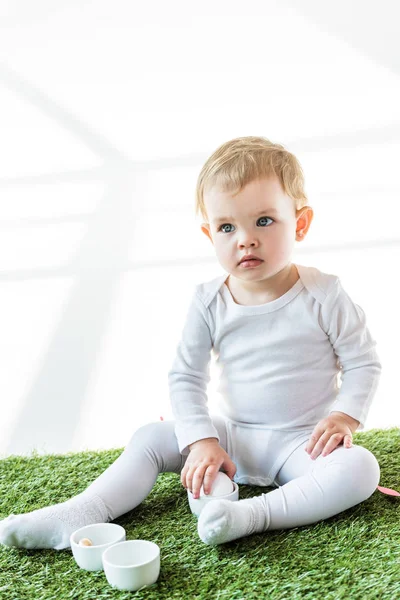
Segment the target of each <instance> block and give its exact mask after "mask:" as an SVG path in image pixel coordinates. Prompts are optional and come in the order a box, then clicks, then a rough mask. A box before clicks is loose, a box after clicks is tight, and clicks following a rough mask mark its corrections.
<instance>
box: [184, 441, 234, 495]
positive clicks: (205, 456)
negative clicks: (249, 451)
mask: <svg viewBox="0 0 400 600" xmlns="http://www.w3.org/2000/svg"><path fill="white" fill-rule="evenodd" d="M189 448H190V453H189V456H188V457H187V460H186V463H185V466H184V467H183V469H182V472H181V482H182V485H183V486H184V487H185V488H187V489H189V490H190V491H191V492H192V494H193V497H194V498H198V497H199V492H200V488H201V486H202V484H203V486H204V493H205V494H208V493H209V492H210V490H211V486H212V483H213V481H214V479H215V477H216V475H217V473H218V471H219V470H220V468H221V467H223V470H224V471H225V472H226V474H227V475H228V477H230V478H231V479H232V478H233V476H234V475H235V473H236V466H235V464H234V463H233V461H232V460H231V459H230V457H229V455H228V454H227V453H226V452H225V450H224V449H223V448H221V446H220V445H219V444H218V440H217V439H216V438H207V439H203V440H198V441H197V442H194V443H193V444H190V446H189Z"/></svg>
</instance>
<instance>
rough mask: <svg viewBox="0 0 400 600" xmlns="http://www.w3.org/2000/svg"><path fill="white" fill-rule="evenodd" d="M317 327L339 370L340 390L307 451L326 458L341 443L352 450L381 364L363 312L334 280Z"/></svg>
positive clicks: (375, 385)
mask: <svg viewBox="0 0 400 600" xmlns="http://www.w3.org/2000/svg"><path fill="white" fill-rule="evenodd" d="M320 324H321V326H322V328H323V329H324V331H325V332H326V334H327V335H328V337H329V341H330V342H331V344H332V348H333V350H334V352H335V355H336V356H337V358H338V361H339V363H340V366H341V379H342V382H341V386H340V389H339V393H338V395H337V398H336V400H335V402H334V404H333V405H332V407H331V411H330V414H329V415H328V417H326V418H325V419H322V420H321V421H319V423H317V425H316V427H315V429H314V431H313V433H312V436H311V438H310V441H309V443H308V445H307V447H306V451H307V452H309V453H310V454H311V458H317V456H319V454H321V453H322V455H323V456H326V455H327V454H329V453H330V452H332V450H334V449H335V448H336V446H337V445H338V444H340V443H342V442H343V444H344V446H345V447H351V442H352V437H353V435H352V434H353V433H354V432H355V431H356V430H357V429H358V428H360V429H362V428H363V427H364V422H365V419H366V417H367V414H368V410H369V407H370V405H371V402H372V400H373V397H374V395H375V392H376V389H377V386H378V382H379V378H380V373H381V364H380V362H379V357H378V355H377V352H376V350H375V346H376V342H375V340H374V339H373V338H372V336H371V334H370V332H369V330H368V328H367V325H366V318H365V314H364V311H363V310H362V308H360V307H359V306H358V305H357V304H355V303H354V302H353V301H352V300H351V298H350V297H349V295H348V294H347V293H346V292H345V291H344V289H343V288H342V286H341V284H340V281H339V280H337V281H336V282H335V285H334V287H333V289H332V290H331V291H330V292H329V294H328V296H327V297H326V301H325V302H324V303H323V305H322V307H321V311H320Z"/></svg>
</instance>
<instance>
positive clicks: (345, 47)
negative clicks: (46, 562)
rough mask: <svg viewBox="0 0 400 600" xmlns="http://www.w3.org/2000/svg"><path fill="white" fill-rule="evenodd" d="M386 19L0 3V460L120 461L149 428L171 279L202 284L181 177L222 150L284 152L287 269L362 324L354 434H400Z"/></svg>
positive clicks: (202, 250) (321, 8)
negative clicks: (364, 358)
mask: <svg viewBox="0 0 400 600" xmlns="http://www.w3.org/2000/svg"><path fill="white" fill-rule="evenodd" d="M397 7H398V4H397V3H396V1H395V0H393V1H387V0H386V1H381V2H379V3H376V2H362V1H361V0H356V1H352V2H348V1H347V0H339V1H336V2H335V3H321V2H318V0H313V1H310V0H308V1H307V0H302V2H295V1H294V0H292V1H290V0H279V1H265V0H264V1H261V0H260V1H252V0H248V1H247V2H243V1H237V0H234V1H232V0H229V2H228V1H226V0H224V1H212V2H211V1H210V0H207V1H205V0H202V1H201V2H196V3H194V2H184V1H183V0H179V1H178V0H172V1H171V0H170V1H169V2H165V1H162V0H159V1H156V2H154V1H153V2H151V1H149V2H138V1H132V0H96V2H90V1H87V0H86V1H85V0H79V1H78V0H68V2H67V0H35V2H30V1H28V0H12V1H10V2H4V0H3V1H1V2H0V403H1V414H0V454H1V455H8V454H25V453H29V452H31V451H32V450H33V449H36V450H37V451H38V452H40V453H42V452H67V451H70V450H72V451H75V450H81V449H86V448H110V447H122V446H123V445H125V444H126V443H127V441H128V440H129V438H130V437H131V435H132V433H133V432H134V431H135V429H137V427H139V426H140V425H142V424H144V423H146V422H148V421H150V420H158V419H159V417H160V416H161V415H162V416H164V418H171V412H170V407H169V399H168V386H167V373H168V370H169V368H170V366H171V363H172V360H173V356H174V352H175V348H176V345H177V343H178V341H179V337H180V332H181V328H182V325H183V320H184V317H185V314H186V310H187V307H188V301H189V298H190V297H191V294H192V289H193V286H194V285H195V284H196V283H199V282H201V281H206V280H209V279H211V278H213V277H215V276H217V275H219V274H220V273H222V271H221V267H220V266H219V265H218V264H217V262H216V260H215V258H214V255H213V251H212V246H211V244H210V243H209V242H208V240H207V239H206V238H205V236H204V235H203V234H202V233H201V231H200V220H199V219H196V218H195V216H194V192H195V184H196V179H197V176H198V173H199V171H200V169H201V166H202V164H203V163H204V161H205V160H206V159H207V157H208V156H209V155H210V154H211V153H212V152H213V151H214V150H215V149H216V148H217V147H218V146H219V145H220V144H222V143H223V142H225V141H227V140H228V139H232V138H234V137H237V136H244V135H262V136H265V137H268V138H269V139H271V140H273V141H275V142H279V143H283V144H284V145H285V146H286V147H287V148H288V149H289V150H291V151H292V152H294V153H295V154H296V155H297V157H298V158H299V160H300V162H301V164H302V166H303V169H304V171H305V176H306V192H307V194H308V197H309V200H310V202H309V203H310V205H311V206H312V207H313V208H314V211H315V217H314V222H313V224H312V227H311V229H310V232H309V234H308V237H307V239H306V240H305V241H304V242H303V243H301V244H298V246H297V249H296V254H295V256H294V260H295V261H296V262H299V263H301V264H306V265H313V266H316V267H318V268H320V269H321V270H323V271H326V272H330V273H335V274H337V275H339V276H340V278H341V280H342V283H343V285H344V287H345V288H346V290H347V291H348V292H349V293H350V295H351V296H352V297H353V299H354V300H355V301H356V302H357V303H358V304H360V305H361V306H362V307H363V309H364V310H365V312H366V314H367V319H368V324H369V327H370V330H371V333H372V334H373V336H374V338H375V339H376V341H377V343H378V349H379V354H380V357H381V361H382V364H383V374H382V378H381V383H380V386H379V390H378V393H377V395H376V397H375V401H374V404H373V406H372V408H371V411H370V415H369V418H368V421H367V424H366V425H367V428H373V427H382V428H385V427H390V426H399V425H400V403H399V394H398V383H397V374H398V371H399V367H398V362H399V352H398V339H399V334H400V325H399V319H398V314H397V313H398V310H397V306H398V299H397V290H398V282H397V279H398V266H397V265H398V262H399V257H400V243H399V242H400V237H399V233H398V224H399V216H400V208H399V201H400V194H399V192H400V181H399V162H400V160H399V159H400V114H399V106H400V47H399V44H398V23H399V14H398V13H399V9H398V8H397ZM215 387H216V383H214V382H213V383H212V384H210V389H209V398H210V408H211V409H212V408H213V407H214V406H215V401H216V394H215Z"/></svg>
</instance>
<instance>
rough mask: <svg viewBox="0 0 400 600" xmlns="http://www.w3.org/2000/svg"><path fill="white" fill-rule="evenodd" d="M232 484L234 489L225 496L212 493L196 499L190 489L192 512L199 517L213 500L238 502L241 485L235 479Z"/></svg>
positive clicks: (189, 496)
mask: <svg viewBox="0 0 400 600" xmlns="http://www.w3.org/2000/svg"><path fill="white" fill-rule="evenodd" d="M232 485H233V491H232V492H230V494H225V496H211V495H208V496H206V495H204V496H200V498H196V499H195V498H193V494H192V492H190V491H189V490H188V492H187V495H188V500H189V506H190V510H191V511H192V513H193V514H194V515H196V517H199V516H200V513H201V511H202V510H203V508H204V507H205V505H206V504H208V503H209V502H212V501H213V500H230V501H231V502H236V501H237V500H239V486H238V484H237V483H235V482H234V481H232Z"/></svg>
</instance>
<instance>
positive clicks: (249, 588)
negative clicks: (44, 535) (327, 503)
mask: <svg viewBox="0 0 400 600" xmlns="http://www.w3.org/2000/svg"><path fill="white" fill-rule="evenodd" d="M354 441H355V443H357V444H359V445H361V446H364V447H365V448H368V449H369V450H371V451H372V452H373V453H374V454H375V456H376V457H377V459H378V461H379V464H380V466H381V480H380V484H381V485H383V486H385V487H390V488H394V489H397V490H399V488H400V468H399V465H400V429H398V428H396V429H388V430H371V431H367V432H361V433H357V434H355V436H354ZM120 452H121V450H110V451H103V452H82V453H79V454H68V455H61V456H60V455H50V456H37V455H36V456H35V455H33V456H32V457H29V458H23V457H17V456H13V457H9V458H6V459H4V460H2V461H0V469H1V470H0V498H1V500H0V518H4V517H6V516H7V515H8V514H10V513H11V512H12V513H14V514H18V513H21V512H27V511H30V510H34V509H36V508H41V507H42V506H46V505H48V504H53V503H56V502H61V501H63V500H67V499H68V498H70V497H71V496H73V495H75V494H77V493H79V492H81V491H83V490H84V489H85V488H86V487H87V485H88V484H89V483H90V482H91V481H93V479H95V478H96V477H97V476H98V475H100V473H102V472H103V471H104V470H105V469H106V468H107V467H108V466H109V465H110V464H111V463H112V462H113V461H114V460H115V459H116V458H117V457H118V456H119V454H120ZM266 490H267V488H254V487H249V486H243V485H242V486H240V497H241V498H246V497H250V496H253V495H256V494H259V493H261V492H264V491H266ZM399 516H400V498H394V497H389V496H384V495H382V494H381V493H380V492H378V491H376V492H375V493H374V494H373V495H372V496H371V498H369V499H368V500H366V501H365V502H363V503H362V504H360V505H358V506H356V507H354V508H351V509H349V510H347V511H346V512H344V513H341V514H340V515H338V516H336V517H332V518H331V519H328V520H327V521H324V522H320V523H317V524H315V525H311V526H307V527H301V528H297V529H291V530H284V531H274V532H271V533H264V534H259V535H253V536H250V537H247V538H243V539H241V540H237V541H235V542H231V543H229V544H225V545H223V546H218V547H210V546H207V545H205V544H203V542H202V541H201V540H200V538H199V537H198V535H197V529H196V526H197V520H196V518H195V517H194V516H193V515H192V514H191V513H190V510H189V506H188V503H187V497H186V492H185V490H184V489H183V488H182V486H181V484H180V481H179V478H178V476H177V475H174V474H163V475H160V477H159V478H158V481H157V484H156V486H155V488H154V489H153V491H152V493H151V494H150V495H149V497H148V498H147V499H146V500H145V501H144V502H143V504H142V505H141V506H139V507H138V508H136V510H134V511H131V512H130V513H128V514H126V515H124V516H122V517H120V518H119V519H117V521H116V522H117V523H119V524H120V525H122V526H123V527H125V529H126V531H127V538H128V539H135V538H141V539H147V540H152V541H154V542H156V543H157V544H159V546H160V547H161V573H160V578H159V580H158V582H157V583H156V584H154V585H153V586H151V587H149V588H147V589H144V590H141V591H138V592H121V591H118V590H115V589H113V588H111V587H110V586H109V585H108V583H107V581H106V579H105V575H104V573H103V572H102V571H100V572H95V573H93V572H87V571H83V570H81V569H79V567H78V566H77V565H76V563H75V561H74V559H73V557H72V554H71V551H70V550H62V551H48V550H18V549H13V548H6V547H4V546H1V547H0V599H1V600H24V599H26V598H30V599H32V600H64V599H71V598H72V599H74V598H76V599H79V600H89V599H90V600H92V599H93V600H101V599H116V600H123V599H128V598H145V599H149V600H150V599H157V600H159V599H173V598H182V599H183V598H184V599H186V600H192V599H193V600H195V599H208V598H209V599H213V600H218V599H221V600H222V599H226V600H235V599H241V598H243V599H248V598H255V599H259V598H269V599H293V600H295V599H300V598H301V599H310V600H322V599H323V600H328V599H332V600H339V599H341V598H343V599H346V600H348V599H360V600H366V599H370V598H371V599H373V598H379V599H380V600H385V599H387V600H395V599H396V598H400V545H399V542H400V523H399Z"/></svg>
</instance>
